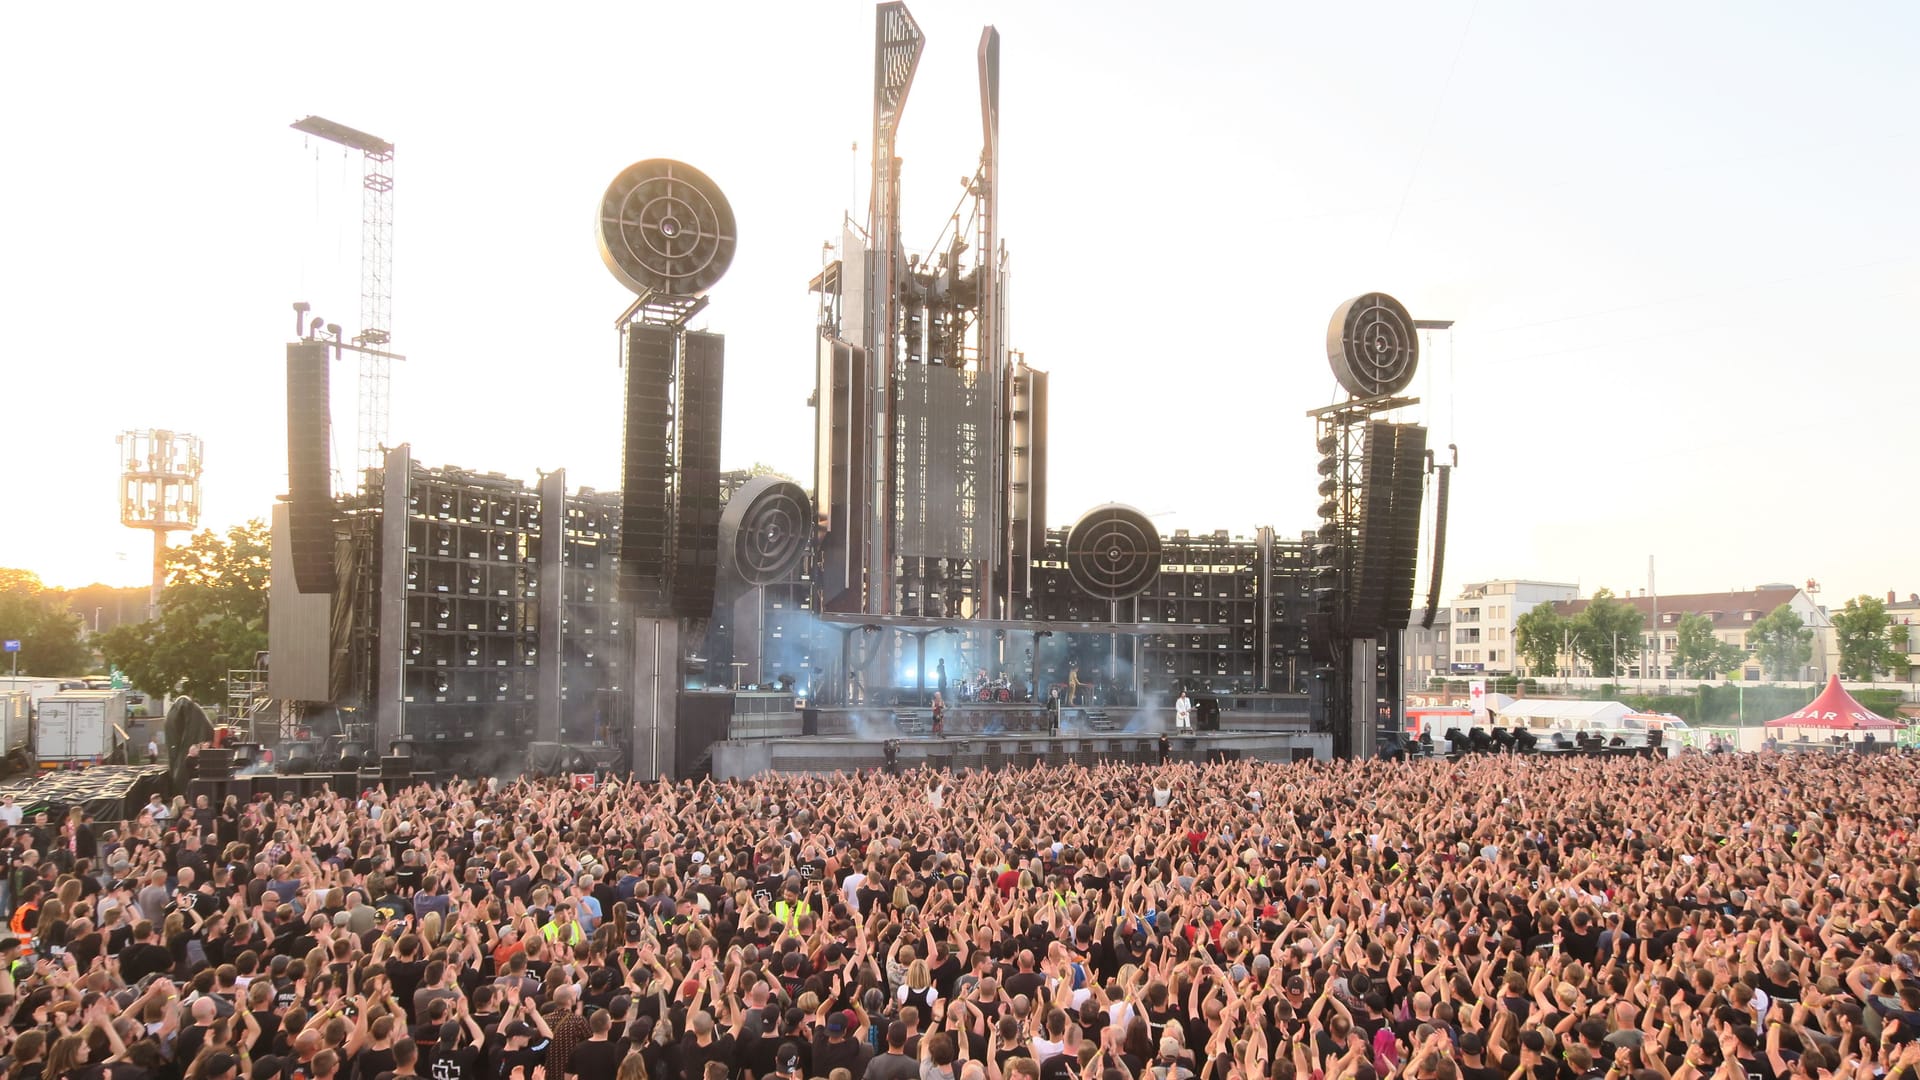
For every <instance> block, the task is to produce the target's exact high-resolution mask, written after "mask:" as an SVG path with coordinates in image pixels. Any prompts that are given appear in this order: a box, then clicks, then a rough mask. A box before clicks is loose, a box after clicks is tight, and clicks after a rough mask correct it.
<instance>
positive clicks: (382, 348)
mask: <svg viewBox="0 0 1920 1080" xmlns="http://www.w3.org/2000/svg"><path fill="white" fill-rule="evenodd" d="M292 127H293V129H294V130H295V131H301V132H305V133H306V134H308V135H312V136H314V137H316V138H321V139H325V140H327V141H328V142H332V143H338V144H339V145H341V146H344V147H346V148H348V149H349V150H358V151H360V154H361V160H362V174H361V187H362V191H361V199H360V331H359V333H357V334H355V335H354V336H353V341H354V343H355V344H358V345H360V346H361V347H362V348H361V351H360V410H359V427H358V431H357V433H356V434H357V440H358V447H357V454H356V457H355V461H354V465H355V468H356V470H357V471H358V472H359V476H360V479H359V484H360V485H361V486H364V485H365V484H366V480H367V470H369V469H375V468H379V467H380V466H381V464H382V462H383V459H384V457H385V454H386V443H387V413H388V401H389V398H390V397H391V394H392V379H393V367H392V357H391V355H390V354H389V353H388V352H387V348H386V347H387V345H388V344H389V343H391V342H392V340H393V144H392V143H390V142H388V141H387V140H385V139H382V138H380V137H379V136H377V135H369V134H367V133H366V132H364V131H359V130H356V129H354V128H350V127H348V126H346V125H345V124H336V123H334V122H333V121H331V120H328V119H325V118H324V117H319V116H309V117H307V118H306V119H305V120H301V121H299V122H297V123H295V124H293V125H292Z"/></svg>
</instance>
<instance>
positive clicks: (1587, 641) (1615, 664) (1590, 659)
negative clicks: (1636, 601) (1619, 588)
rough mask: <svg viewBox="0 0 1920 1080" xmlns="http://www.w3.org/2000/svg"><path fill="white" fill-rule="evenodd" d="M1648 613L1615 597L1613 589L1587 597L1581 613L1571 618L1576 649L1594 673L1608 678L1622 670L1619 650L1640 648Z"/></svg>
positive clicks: (1574, 647)
mask: <svg viewBox="0 0 1920 1080" xmlns="http://www.w3.org/2000/svg"><path fill="white" fill-rule="evenodd" d="M1645 621H1646V618H1645V616H1643V615H1641V614H1640V609H1639V608H1636V607H1634V606H1633V605H1632V604H1628V603H1623V602H1622V601H1620V600H1618V599H1616V598H1615V597H1614V595H1613V590H1611V589H1601V590H1600V591H1598V592H1596V593H1594V594H1593V599H1592V600H1589V601H1587V606H1586V608H1585V609H1583V610H1582V611H1581V612H1580V614H1578V615H1575V616H1574V617H1573V618H1572V619H1571V620H1569V629H1570V630H1571V631H1572V638H1573V651H1574V652H1575V653H1576V654H1577V655H1579V656H1580V657H1581V658H1582V659H1584V660H1585V661H1586V662H1587V663H1588V664H1589V665H1590V666H1591V667H1592V668H1593V673H1594V674H1595V675H1596V676H1599V677H1601V678H1608V677H1611V676H1614V675H1617V674H1619V673H1620V668H1619V657H1618V655H1616V650H1618V649H1622V648H1624V649H1627V650H1629V651H1630V652H1637V651H1638V650H1639V648H1640V628H1641V626H1642V624H1643V623H1645Z"/></svg>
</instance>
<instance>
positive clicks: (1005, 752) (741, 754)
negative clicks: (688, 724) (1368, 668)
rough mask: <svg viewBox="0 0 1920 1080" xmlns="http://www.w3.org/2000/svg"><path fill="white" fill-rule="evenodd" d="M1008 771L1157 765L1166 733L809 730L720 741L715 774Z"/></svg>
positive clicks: (1313, 740) (1192, 744)
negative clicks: (835, 732)
mask: <svg viewBox="0 0 1920 1080" xmlns="http://www.w3.org/2000/svg"><path fill="white" fill-rule="evenodd" d="M889 747H892V749H893V763H892V764H893V767H894V768H896V769H902V770H904V769H913V768H918V767H921V766H928V767H931V768H935V769H950V770H956V771H957V770H960V769H1005V768H1020V767H1026V766H1033V765H1041V764H1046V765H1066V764H1070V763H1071V764H1080V765H1095V764H1102V763H1114V762H1119V763H1130V764H1156V763H1158V762H1160V761H1161V760H1162V759H1163V758H1162V747H1161V736H1160V735H1159V734H1158V733H1143V734H1114V735H1100V734H1062V735H1059V736H1057V737H1050V736H1047V735H1016V734H1001V735H956V734H951V733H949V734H948V735H946V736H943V737H939V738H936V737H934V736H931V735H922V736H901V737H896V738H879V737H860V736H846V735H806V736H799V737H776V738H758V739H728V740H726V741H724V742H719V743H715V744H714V745H713V778H714V779H715V780H738V779H745V778H747V777H750V776H756V775H758V774H760V773H765V772H780V773H811V774H821V773H830V772H852V771H855V770H859V769H884V768H887V767H888V760H887V755H888V748H889ZM1332 756H1333V737H1332V736H1331V735H1328V734H1326V733H1323V732H1305V731H1297V732H1296V731H1266V732H1225V733H1218V732H1205V733H1201V734H1196V735H1169V736H1167V737H1166V747H1165V758H1164V760H1167V761H1272V762H1288V761H1304V760H1309V759H1311V760H1315V761H1326V760H1330V759H1331V758H1332Z"/></svg>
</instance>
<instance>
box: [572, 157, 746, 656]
mask: <svg viewBox="0 0 1920 1080" xmlns="http://www.w3.org/2000/svg"><path fill="white" fill-rule="evenodd" d="M599 242H600V256H601V259H602V261H604V262H605V263H606V265H607V269H608V270H609V271H611V272H612V274H613V276H614V278H615V279H617V280H618V281H619V282H620V283H621V284H622V285H624V286H626V287H627V288H628V289H629V290H631V291H632V292H633V293H634V294H635V295H636V296H637V297H638V298H639V299H637V300H636V301H635V302H634V304H633V306H632V307H631V308H630V309H629V311H628V316H627V317H626V318H625V319H624V320H623V325H622V329H621V332H622V334H623V335H624V349H623V351H624V354H625V356H626V359H627V393H626V415H625V436H624V445H623V453H622V465H623V468H622V473H621V485H620V490H621V497H622V500H623V503H622V507H621V515H620V523H621V538H620V595H621V597H622V599H625V600H628V601H630V602H631V603H632V604H633V605H634V613H635V614H636V615H638V616H640V617H642V618H665V617H669V616H679V617H681V618H691V619H706V618H709V617H710V616H711V615H712V614H713V601H714V570H715V566H716V559H717V551H716V545H717V543H718V538H719V527H720V417H721V408H720V394H721V389H722V386H723V370H724V357H725V349H726V344H725V339H724V338H722V337H721V336H720V335H718V334H705V333H688V332H687V329H686V321H687V319H689V318H690V317H692V315H693V314H694V313H695V312H696V311H698V310H700V308H701V307H702V306H704V302H703V301H701V300H700V299H699V298H700V297H701V296H702V295H703V294H705V293H706V291H707V290H708V289H710V288H712V287H713V285H714V284H715V283H716V282H718V281H719V280H720V278H721V277H722V276H724V275H725V274H726V272H727V267H728V266H729V265H730V264H731V263H732V262H733V252H734V247H735V245H736V244H737V243H738V229H737V227H736V225H735V222H734V217H733V208H732V207H731V206H730V205H729V204H728V202H727V197H726V195H724V194H723V193H722V192H721V191H720V188H719V185H717V184H715V183H714V182H713V180H712V179H711V178H709V177H708V176H707V175H706V174H705V173H703V172H701V171H700V170H698V169H696V168H694V167H692V166H691V165H687V164H684V163H682V162H678V161H669V160H667V159H665V158H653V159H650V160H647V161H640V162H636V163H634V164H632V165H629V166H627V167H626V168H625V169H623V170H621V172H620V174H619V175H618V176H616V177H614V180H613V183H612V184H610V185H608V187H607V191H606V194H605V195H604V196H603V197H602V198H601V202H600V228H599Z"/></svg>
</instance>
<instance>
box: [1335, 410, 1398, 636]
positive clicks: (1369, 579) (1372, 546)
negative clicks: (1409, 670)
mask: <svg viewBox="0 0 1920 1080" xmlns="http://www.w3.org/2000/svg"><path fill="white" fill-rule="evenodd" d="M1393 438H1394V425H1393V424H1390V423H1387V422H1385V421H1382V420H1375V421H1372V422H1370V423H1368V424H1367V428H1366V433H1365V436H1364V442H1363V446H1362V449H1361V458H1360V462H1361V463H1360V521H1359V536H1358V543H1357V544H1356V545H1355V551H1356V554H1357V557H1356V558H1355V559H1354V561H1353V577H1352V580H1351V582H1350V583H1349V596H1348V608H1347V625H1346V627H1345V632H1346V633H1347V634H1348V635H1349V636H1352V637H1372V636H1374V635H1375V634H1377V633H1379V632H1380V627H1381V624H1382V620H1383V619H1384V618H1385V617H1386V599H1387V596H1386V590H1387V576H1386V574H1385V573H1384V570H1385V567H1386V562H1387V549H1388V547H1389V545H1390V544H1391V543H1392V530H1393V524H1392V521H1393V514H1392V508H1393V463H1394V453H1393Z"/></svg>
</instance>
